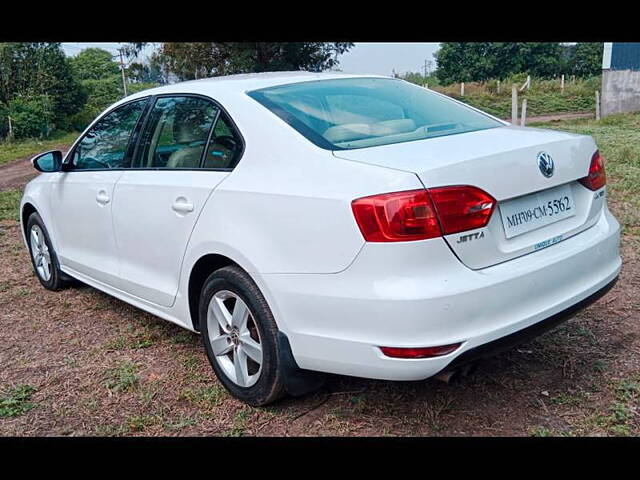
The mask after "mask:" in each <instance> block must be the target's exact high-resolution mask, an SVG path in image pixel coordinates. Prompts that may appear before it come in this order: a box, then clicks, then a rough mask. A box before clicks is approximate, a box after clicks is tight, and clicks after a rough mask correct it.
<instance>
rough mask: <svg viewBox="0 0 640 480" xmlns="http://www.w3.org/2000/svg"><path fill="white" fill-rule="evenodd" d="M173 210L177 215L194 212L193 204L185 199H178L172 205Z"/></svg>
mask: <svg viewBox="0 0 640 480" xmlns="http://www.w3.org/2000/svg"><path fill="white" fill-rule="evenodd" d="M171 209H172V210H173V211H174V212H177V213H183V214H186V213H190V212H193V203H191V202H189V200H187V199H186V198H185V197H178V198H176V200H175V202H173V205H171Z"/></svg>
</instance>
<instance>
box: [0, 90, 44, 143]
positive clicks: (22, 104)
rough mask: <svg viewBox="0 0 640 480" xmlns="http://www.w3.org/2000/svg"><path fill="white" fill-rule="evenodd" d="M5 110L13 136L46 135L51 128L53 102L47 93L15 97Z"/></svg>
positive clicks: (30, 136)
mask: <svg viewBox="0 0 640 480" xmlns="http://www.w3.org/2000/svg"><path fill="white" fill-rule="evenodd" d="M6 110H7V111H6V114H7V115H9V116H11V125H12V128H13V136H14V138H32V137H43V136H45V137H46V136H48V135H49V132H50V131H51V129H52V128H53V117H54V115H53V102H52V100H51V98H50V97H49V96H48V95H35V96H33V97H18V98H15V99H13V100H11V102H9V107H8V108H7V109H6ZM5 118H6V115H5ZM7 133H8V123H7Z"/></svg>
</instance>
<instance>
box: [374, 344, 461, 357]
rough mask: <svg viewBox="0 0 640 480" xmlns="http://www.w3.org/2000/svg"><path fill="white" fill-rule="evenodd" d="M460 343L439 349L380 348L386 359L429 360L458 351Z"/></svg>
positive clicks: (442, 346)
mask: <svg viewBox="0 0 640 480" xmlns="http://www.w3.org/2000/svg"><path fill="white" fill-rule="evenodd" d="M460 345H462V344H461V343H453V344H451V345H441V346H439V347H418V348H402V347H380V350H381V351H382V353H384V354H385V355H386V356H387V357H393V358H430V357H441V356H442V355H448V354H450V353H451V352H453V351H455V350H457V349H458V347H459V346H460Z"/></svg>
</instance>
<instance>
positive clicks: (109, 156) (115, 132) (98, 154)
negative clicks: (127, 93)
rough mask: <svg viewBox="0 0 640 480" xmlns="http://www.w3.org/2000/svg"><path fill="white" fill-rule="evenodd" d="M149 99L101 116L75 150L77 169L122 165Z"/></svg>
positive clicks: (74, 166)
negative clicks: (132, 135)
mask: <svg viewBox="0 0 640 480" xmlns="http://www.w3.org/2000/svg"><path fill="white" fill-rule="evenodd" d="M147 101H148V99H146V98H145V99H143V100H138V101H135V102H131V103H127V104H126V105H123V106H121V107H118V108H116V109H115V110H114V111H112V112H110V113H108V114H106V115H105V116H104V117H102V118H101V119H100V120H98V122H96V124H95V125H94V126H93V127H91V129H90V130H89V131H88V132H87V133H86V134H85V136H84V137H83V138H82V140H80V142H79V143H78V144H77V146H76V148H75V150H74V152H73V160H72V162H73V168H74V170H86V169H110V168H121V167H122V165H123V162H124V158H125V154H126V150H127V147H128V145H129V140H130V138H131V134H132V133H133V131H134V129H135V127H136V124H137V123H138V120H139V119H140V116H141V115H142V112H143V110H144V107H145V105H146V103H147Z"/></svg>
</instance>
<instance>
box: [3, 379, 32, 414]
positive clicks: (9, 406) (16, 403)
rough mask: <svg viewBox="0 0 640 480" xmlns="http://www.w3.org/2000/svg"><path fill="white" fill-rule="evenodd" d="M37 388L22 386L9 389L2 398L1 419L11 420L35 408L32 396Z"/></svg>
mask: <svg viewBox="0 0 640 480" xmlns="http://www.w3.org/2000/svg"><path fill="white" fill-rule="evenodd" d="M35 392H36V388H35V387H32V386H31V385H20V386H18V387H16V388H11V389H8V390H7V391H5V392H3V393H2V396H0V418H11V417H17V416H18V415H22V414H23V413H25V412H28V411H29V410H31V409H32V408H34V407H35V404H34V403H33V402H31V396H32V395H33V394H34V393H35Z"/></svg>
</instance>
